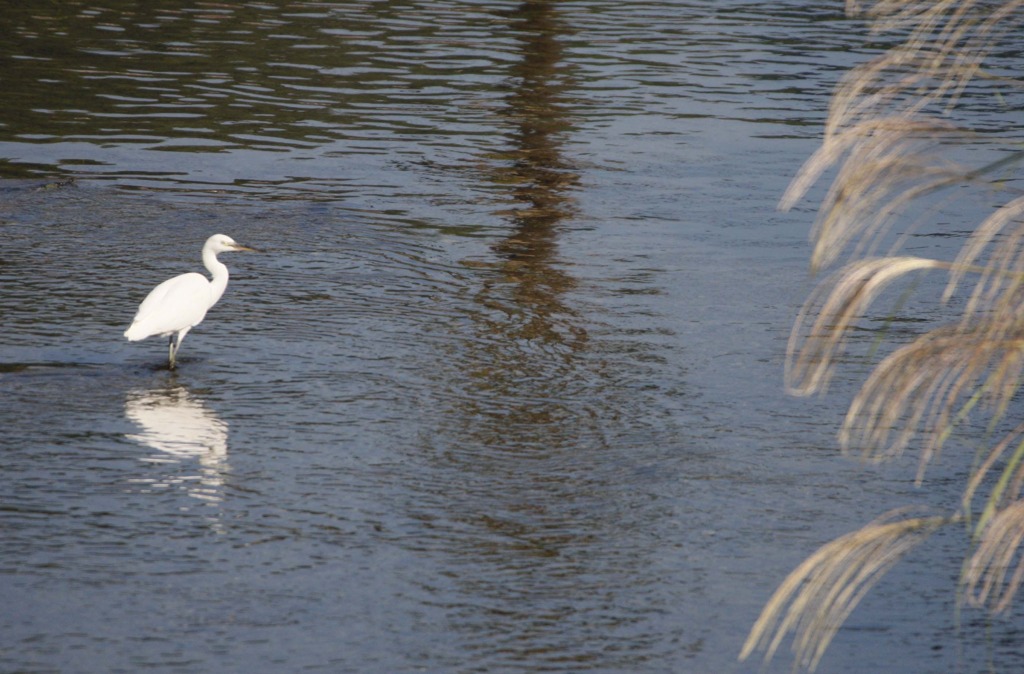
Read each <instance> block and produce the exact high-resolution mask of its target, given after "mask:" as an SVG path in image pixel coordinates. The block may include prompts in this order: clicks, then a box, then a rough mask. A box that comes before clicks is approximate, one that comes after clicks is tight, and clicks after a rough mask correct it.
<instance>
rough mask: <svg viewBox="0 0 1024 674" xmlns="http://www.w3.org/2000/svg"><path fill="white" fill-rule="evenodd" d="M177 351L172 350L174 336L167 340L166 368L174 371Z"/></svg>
mask: <svg viewBox="0 0 1024 674" xmlns="http://www.w3.org/2000/svg"><path fill="white" fill-rule="evenodd" d="M177 353H178V350H177V349H176V348H174V335H171V336H169V337H168V338H167V367H168V368H170V369H172V370H173V369H174V357H175V356H176V355H177Z"/></svg>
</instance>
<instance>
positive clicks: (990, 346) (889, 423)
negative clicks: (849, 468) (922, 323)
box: [839, 324, 1024, 482]
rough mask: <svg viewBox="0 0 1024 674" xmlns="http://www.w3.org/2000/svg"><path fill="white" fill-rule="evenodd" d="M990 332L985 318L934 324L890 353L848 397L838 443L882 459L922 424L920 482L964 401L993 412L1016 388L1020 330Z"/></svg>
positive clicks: (1023, 359)
mask: <svg viewBox="0 0 1024 674" xmlns="http://www.w3.org/2000/svg"><path fill="white" fill-rule="evenodd" d="M993 332H994V330H992V329H991V328H989V327H988V326H987V325H985V324H981V325H979V326H975V327H974V328H972V329H969V330H964V329H962V328H961V327H960V326H954V327H951V328H942V329H937V330H933V331H932V332H929V333H927V334H925V335H923V336H921V337H919V338H918V339H916V340H915V341H913V342H912V343H910V344H908V345H906V346H903V347H901V348H899V349H897V350H896V351H894V352H893V353H892V354H890V355H889V356H888V357H887V358H885V359H884V360H883V361H882V362H881V363H879V364H878V365H877V366H876V367H875V369H874V370H873V371H872V373H871V375H870V376H869V377H868V379H867V380H866V381H865V382H864V385H863V386H862V387H861V390H860V392H859V393H858V394H857V396H856V397H855V398H854V400H853V402H852V403H851V404H850V408H849V410H848V412H847V415H846V420H845V421H844V423H843V427H842V429H841V431H840V434H839V441H840V444H841V445H842V447H843V449H844V450H846V451H850V450H852V449H855V448H857V447H860V448H862V453H863V455H864V457H865V458H867V459H871V460H883V459H886V458H889V457H891V456H895V455H898V454H899V453H900V452H902V451H903V450H904V449H905V448H906V447H907V446H908V445H909V443H910V442H911V441H912V440H913V439H914V438H915V436H916V435H917V434H918V433H919V432H921V431H922V429H923V431H924V432H925V433H926V439H925V441H924V442H923V443H922V445H921V458H920V464H919V466H920V467H919V470H918V476H917V477H918V481H919V482H920V480H921V479H922V477H923V473H924V468H925V466H927V464H928V463H929V462H930V461H931V460H932V459H933V457H934V456H935V455H936V454H937V453H938V452H939V451H940V450H941V448H942V444H943V443H944V442H945V440H946V439H947V438H948V436H949V434H950V432H951V429H952V427H953V425H954V424H955V423H956V421H957V420H958V418H959V417H961V416H963V415H962V414H960V412H961V411H962V410H963V409H964V406H965V405H973V404H974V403H975V402H977V401H982V400H983V401H985V402H987V403H988V404H989V406H990V409H991V410H993V417H994V418H998V417H999V416H1001V414H1002V413H1003V411H1004V410H1005V407H1006V405H1007V404H1008V403H1009V401H1010V399H1011V398H1012V397H1013V395H1014V394H1015V393H1016V391H1017V390H1018V388H1019V385H1020V380H1021V376H1022V374H1024V350H1022V349H1024V336H1022V338H1019V339H1014V338H1009V337H1007V336H1006V335H1002V336H1000V337H999V338H993ZM972 401H973V402H972Z"/></svg>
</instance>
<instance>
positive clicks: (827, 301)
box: [785, 256, 948, 395]
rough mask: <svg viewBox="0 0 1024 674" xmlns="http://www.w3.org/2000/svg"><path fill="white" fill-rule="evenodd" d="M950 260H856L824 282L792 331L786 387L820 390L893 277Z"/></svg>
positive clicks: (800, 392)
mask: <svg viewBox="0 0 1024 674" xmlns="http://www.w3.org/2000/svg"><path fill="white" fill-rule="evenodd" d="M946 267H948V265H947V264H946V263H943V262H939V261H937V260H930V259H927V258H920V257H909V256H904V257H886V258H874V259H868V260H859V261H857V262H853V263H851V264H849V265H847V266H846V267H844V268H843V269H841V270H840V271H839V272H838V273H836V274H835V275H833V277H832V278H831V279H830V281H829V282H827V283H823V284H822V285H820V286H819V287H818V288H817V289H816V290H815V291H814V292H813V293H812V294H811V297H810V298H809V299H808V301H807V303H806V304H805V305H804V307H803V309H802V310H801V312H800V316H799V317H798V318H797V321H796V324H795V325H794V327H793V331H792V333H791V334H790V338H789V345H788V348H787V358H786V373H785V377H786V387H787V389H788V390H789V391H790V392H791V393H793V394H795V395H810V394H812V393H815V392H818V391H822V390H824V389H825V388H826V386H827V385H828V382H829V379H830V378H831V376H832V372H833V369H834V364H835V361H836V359H837V357H838V356H839V355H840V354H841V353H842V352H843V350H844V347H845V341H846V334H847V331H848V329H849V328H850V327H851V325H853V323H854V322H855V321H856V320H857V319H859V318H861V317H862V316H863V315H864V313H865V311H866V310H867V308H868V307H869V306H870V305H871V303H872V302H873V301H874V300H875V298H877V297H878V295H879V294H880V293H881V292H882V291H884V290H885V289H886V287H888V286H889V285H890V284H891V283H892V282H893V281H895V280H897V279H899V278H901V277H903V276H905V275H906V274H908V273H911V272H915V271H920V270H925V269H942V268H946Z"/></svg>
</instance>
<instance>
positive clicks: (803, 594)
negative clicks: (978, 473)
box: [740, 512, 948, 671]
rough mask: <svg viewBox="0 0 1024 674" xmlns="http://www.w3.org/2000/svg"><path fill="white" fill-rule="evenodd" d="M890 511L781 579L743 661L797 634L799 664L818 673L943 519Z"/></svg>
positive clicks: (824, 548)
mask: <svg viewBox="0 0 1024 674" xmlns="http://www.w3.org/2000/svg"><path fill="white" fill-rule="evenodd" d="M900 515H902V513H900V512H895V513H890V514H889V515H887V516H886V517H884V518H881V519H879V520H876V521H875V522H872V523H871V524H869V525H867V526H865V527H864V528H862V529H860V530H858V531H855V532H853V533H850V534H847V535H845V536H842V537H841V538H838V539H836V540H834V541H832V542H831V543H828V544H826V545H824V546H822V547H821V548H819V549H818V551H817V552H815V553H814V554H813V555H811V556H810V557H809V558H807V560H806V561H804V563H803V564H801V565H800V566H799V567H797V568H796V569H795V570H794V571H793V572H792V573H790V574H789V576H788V577H787V578H786V579H785V580H784V581H783V582H782V584H781V585H780V586H779V588H778V589H777V590H776V591H775V594H773V595H772V597H771V599H769V600H768V603H767V604H766V605H765V607H764V609H763V610H762V611H761V615H760V617H759V618H758V619H757V622H756V623H755V624H754V626H753V628H752V629H751V630H750V634H749V635H748V636H747V640H746V642H745V643H744V644H743V650H742V651H741V653H740V659H741V660H742V659H746V658H748V657H749V656H750V655H751V654H752V653H753V652H754V650H757V649H764V651H765V657H764V659H765V661H767V660H769V659H771V658H772V656H773V655H774V654H775V652H776V650H778V648H779V646H780V645H781V643H782V641H783V639H785V637H786V635H788V634H790V633H792V634H793V653H794V656H795V658H796V662H797V665H798V666H799V667H802V668H805V669H807V670H808V671H814V669H815V668H816V667H817V665H818V663H819V662H820V660H821V657H822V656H823V655H824V653H825V650H826V649H827V648H828V645H829V644H830V643H831V641H832V638H833V637H834V636H835V633H836V631H837V630H838V629H839V627H840V626H841V625H842V624H843V622H845V620H846V618H847V617H848V616H849V615H850V613H852V612H853V610H854V608H856V606H857V604H858V603H859V602H860V600H861V599H862V598H863V597H864V595H865V594H866V593H867V592H868V591H869V590H870V589H871V587H872V586H874V584H875V583H877V582H878V580H879V579H880V578H881V577H882V576H883V575H884V574H885V572H886V571H888V570H889V568H891V567H892V565H893V564H895V563H896V562H898V561H899V560H900V559H901V558H902V557H903V556H904V555H905V554H906V553H907V552H909V551H910V550H911V549H912V548H913V547H914V546H916V545H918V544H919V543H921V542H922V541H923V540H924V539H925V538H927V537H928V535H930V534H931V533H932V532H933V531H935V529H937V528H938V527H939V526H941V525H943V524H945V523H946V522H947V521H948V519H947V518H944V517H914V518H906V519H895V518H897V517H899V516H900Z"/></svg>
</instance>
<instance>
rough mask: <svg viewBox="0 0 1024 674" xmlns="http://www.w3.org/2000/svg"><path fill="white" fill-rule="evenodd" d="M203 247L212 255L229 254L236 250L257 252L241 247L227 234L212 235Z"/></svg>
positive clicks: (253, 249)
mask: <svg viewBox="0 0 1024 674" xmlns="http://www.w3.org/2000/svg"><path fill="white" fill-rule="evenodd" d="M203 247H204V248H209V249H210V250H212V251H213V252H214V253H230V252H232V251H237V250H247V251H250V252H253V253H257V252H259V251H257V250H256V249H255V248H249V247H248V246H243V245H242V244H240V243H238V242H237V241H235V240H234V239H232V238H231V237H230V236H228V235H227V234H214V235H213V236H211V237H210V238H209V239H207V240H206V245H205V246H203Z"/></svg>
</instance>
